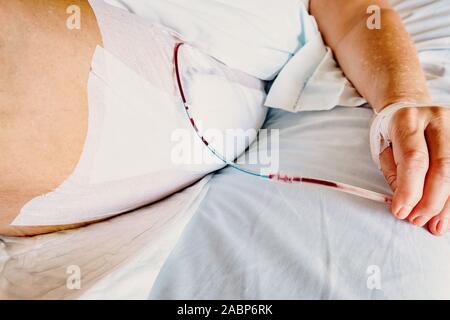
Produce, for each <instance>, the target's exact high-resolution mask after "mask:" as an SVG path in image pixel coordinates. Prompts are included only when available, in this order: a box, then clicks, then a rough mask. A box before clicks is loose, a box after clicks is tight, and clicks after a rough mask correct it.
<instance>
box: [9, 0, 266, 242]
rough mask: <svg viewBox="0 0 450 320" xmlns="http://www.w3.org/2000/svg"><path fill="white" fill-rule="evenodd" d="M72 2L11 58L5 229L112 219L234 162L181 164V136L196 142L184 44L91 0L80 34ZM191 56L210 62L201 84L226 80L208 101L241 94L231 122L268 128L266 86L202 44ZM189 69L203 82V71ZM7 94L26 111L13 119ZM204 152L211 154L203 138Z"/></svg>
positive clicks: (230, 110)
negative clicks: (181, 72)
mask: <svg viewBox="0 0 450 320" xmlns="http://www.w3.org/2000/svg"><path fill="white" fill-rule="evenodd" d="M55 2H56V0H55ZM66 4H67V3H66ZM66 4H62V5H55V6H54V7H51V6H44V7H45V8H44V9H42V10H43V11H45V12H43V13H42V15H39V14H37V15H39V16H40V18H42V19H44V20H46V21H47V23H46V24H44V25H43V26H40V25H39V23H40V21H37V20H33V19H31V18H30V19H31V21H30V22H29V23H28V24H25V26H24V28H27V27H28V28H29V29H30V30H33V34H34V30H35V29H38V28H40V30H42V31H41V32H39V33H38V35H37V36H33V34H32V33H31V32H29V34H30V35H31V36H30V37H29V38H28V37H24V38H23V40H22V43H24V44H23V46H24V49H23V50H19V51H21V55H23V57H19V58H17V57H15V56H14V55H9V54H8V55H7V59H8V60H9V61H10V62H9V63H8V65H9V66H10V68H15V69H16V70H19V71H20V74H19V72H18V71H13V72H10V73H9V75H8V76H7V77H8V79H6V80H2V81H6V82H9V83H13V84H14V85H11V86H10V88H9V93H7V94H6V95H3V96H2V98H1V99H2V100H1V106H2V107H1V108H2V109H0V111H1V112H2V114H6V116H4V115H2V118H1V119H4V120H2V121H4V122H5V123H7V125H6V126H4V127H5V128H6V129H0V135H1V137H0V139H3V140H0V141H1V142H0V149H4V150H8V152H5V153H2V154H1V155H0V157H3V158H0V165H1V166H2V167H1V168H0V170H1V171H0V176H1V177H4V176H8V175H9V178H8V179H6V180H5V181H6V182H1V184H0V190H1V192H0V197H2V198H3V199H0V200H1V201H0V219H1V220H0V234H38V233H45V232H51V231H54V230H59V229H64V228H67V227H71V226H74V225H77V224H79V223H88V222H92V221H98V220H102V219H105V218H108V217H111V216H114V215H117V214H121V213H124V212H127V211H130V210H133V209H136V208H138V207H141V206H143V205H146V204H148V203H151V202H153V201H156V200H159V199H161V198H163V197H165V196H168V195H170V194H172V193H174V192H176V191H177V190H180V189H181V188H183V187H185V186H187V185H189V184H191V183H193V182H195V181H197V180H198V179H200V178H201V177H202V176H204V175H205V174H207V173H209V172H211V171H214V170H217V169H218V168H220V167H222V166H223V163H222V162H221V161H218V160H217V159H216V158H214V157H213V156H212V155H211V154H208V156H209V157H211V158H213V159H214V161H213V162H212V163H208V164H203V163H201V164H200V165H199V166H198V167H197V166H196V164H195V163H194V164H191V163H189V164H188V165H178V164H177V163H176V161H173V158H172V156H173V146H174V145H176V141H173V134H174V133H176V132H177V131H179V130H181V131H182V132H187V133H188V134H189V135H191V136H192V137H195V134H194V133H193V131H192V127H191V124H190V122H189V121H188V119H187V118H186V115H185V114H184V111H183V106H182V104H181V100H180V96H179V93H178V91H177V87H176V85H175V83H176V82H175V81H174V69H173V50H174V46H175V43H176V42H177V41H178V40H177V39H176V38H175V37H174V36H172V34H171V33H170V32H168V31H167V30H165V29H164V28H162V27H160V26H155V25H154V24H152V23H150V22H148V21H146V20H144V19H142V18H139V17H137V16H135V15H133V14H131V13H129V12H126V11H123V10H120V9H118V8H114V7H112V6H109V5H107V4H106V3H105V2H104V1H102V0H89V4H90V5H91V6H92V11H91V10H90V9H91V7H89V6H88V4H87V3H86V2H82V3H81V4H82V6H81V9H82V11H81V17H82V20H81V21H82V25H81V29H80V31H79V32H78V31H76V30H69V29H67V28H66V20H67V18H68V17H69V15H68V14H67V13H66V9H67V7H68V4H67V6H66ZM88 9H89V14H88V15H86V13H85V12H83V10H88ZM17 10H19V11H20V13H21V14H22V15H25V13H27V11H26V8H17ZM94 13H95V18H94ZM46 15H50V16H51V19H49V18H48V17H46ZM90 18H92V19H90ZM97 26H98V29H97ZM45 28H46V29H45ZM100 34H101V36H100ZM40 38H43V39H40ZM38 40H39V41H38ZM8 41H12V40H11V39H9V40H8ZM183 59H184V60H183ZM183 59H182V60H183V64H184V62H186V61H187V60H189V61H197V62H199V66H201V67H200V69H201V68H202V67H203V66H205V65H206V67H205V70H206V71H205V73H204V74H203V75H204V77H203V78H201V79H205V77H206V78H207V79H212V80H211V81H212V83H220V85H216V87H214V85H213V86H212V87H211V85H210V84H203V83H205V82H204V80H202V81H203V82H202V81H200V82H201V83H202V84H201V85H200V88H199V89H200V92H201V93H202V94H201V96H204V94H203V92H205V88H204V86H205V85H208V88H209V89H208V90H210V88H212V90H217V89H220V90H218V93H217V95H214V94H210V96H211V95H213V96H214V97H217V99H219V100H220V99H221V97H220V95H221V93H222V92H223V91H227V92H230V91H231V92H232V93H231V97H232V99H234V100H233V101H234V102H233V103H232V104H231V105H227V106H226V110H224V111H220V113H221V114H223V113H224V112H225V115H226V116H225V118H226V119H231V120H230V121H231V122H229V123H228V124H231V125H234V123H236V125H239V126H240V127H242V128H243V129H244V130H246V129H250V128H253V127H255V128H256V127H258V126H260V125H261V124H262V122H263V120H264V116H265V111H266V109H265V108H264V107H263V101H264V97H265V93H264V86H263V83H262V82H261V81H260V80H258V79H256V78H254V77H250V76H248V75H245V74H243V73H242V72H239V71H234V70H231V69H229V68H227V67H225V66H224V65H222V64H220V63H219V62H217V61H216V60H214V59H212V58H210V57H208V56H207V55H205V54H203V53H201V52H200V51H198V50H197V49H195V48H193V47H191V46H186V48H185V49H183ZM196 59H197V60H196ZM211 61H213V62H211ZM11 66H12V67H11ZM188 73H189V74H188V75H187V76H188V77H189V75H195V73H196V71H195V68H192V69H188ZM227 75H229V77H228V78H227ZM11 79H12V80H11ZM16 83H17V84H16ZM16 87H17V88H16ZM195 88H196V90H197V88H198V86H196V87H195ZM14 90H16V91H18V92H19V91H20V92H19V93H17V94H16V93H14V92H15V91H14ZM22 92H23V93H22ZM205 93H206V92H205ZM6 99H10V100H13V102H14V104H15V107H13V110H14V112H11V111H10V112H6V111H5V112H3V110H8V109H7V106H8V105H9V103H6ZM236 99H237V100H236ZM202 101H203V100H202ZM5 106H6V107H5ZM206 106H207V109H205V110H208V108H209V109H211V108H212V107H213V106H210V102H207V103H206ZM237 112H238V113H239V114H240V117H239V118H240V119H236V117H235V115H236V114H237ZM211 118H212V119H214V118H217V116H215V115H214V114H213V113H212V114H211ZM233 119H236V120H233ZM221 121H222V120H221ZM236 121H237V122H236ZM219 123H223V121H222V122H219ZM216 128H217V129H220V127H216ZM233 128H234V127H233ZM8 130H9V131H8ZM183 130H184V131H183ZM197 138H198V137H197ZM193 145H194V149H195V148H196V150H203V148H204V146H203V144H202V143H201V142H200V141H199V140H198V139H197V140H193ZM243 150H245V146H242V150H241V151H240V152H242V151H243ZM18 162H20V163H18ZM8 181H10V182H11V183H10V185H8ZM28 189H30V191H27V190H28ZM2 206H3V207H2ZM4 212H6V215H5V214H4ZM10 223H13V225H14V228H12V227H9V226H7V224H10ZM28 226H50V227H42V228H37V229H36V228H31V229H30V228H29V227H28Z"/></svg>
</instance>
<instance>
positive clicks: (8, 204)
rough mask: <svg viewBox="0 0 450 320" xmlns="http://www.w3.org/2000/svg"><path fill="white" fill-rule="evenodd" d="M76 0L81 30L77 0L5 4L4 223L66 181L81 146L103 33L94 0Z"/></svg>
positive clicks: (0, 110)
mask: <svg viewBox="0 0 450 320" xmlns="http://www.w3.org/2000/svg"><path fill="white" fill-rule="evenodd" d="M76 2H77V5H78V7H79V8H80V9H81V14H82V17H83V20H82V21H83V28H82V29H81V30H77V29H73V30H71V29H69V28H67V27H66V20H67V18H68V17H69V15H68V14H67V13H66V10H67V8H68V7H69V6H70V5H71V4H73V3H74V2H73V1H65V0H64V1H61V0H53V1H45V2H42V1H7V2H2V3H1V4H0V30H1V31H0V88H1V89H0V150H1V151H0V177H1V179H0V225H4V224H5V223H6V222H11V221H12V220H13V218H14V215H15V214H17V211H19V210H20V208H21V207H22V206H23V205H24V203H26V202H27V201H29V200H31V199H32V198H34V197H36V196H37V195H40V194H43V193H46V192H49V191H50V190H53V189H54V188H56V187H57V186H58V185H59V184H60V183H61V182H62V181H64V180H65V179H66V178H67V177H68V176H69V175H70V174H71V172H72V171H73V169H74V167H75V166H76V164H77V162H78V160H79V157H80V154H81V153H82V149H83V144H84V142H85V137H86V131H87V119H88V106H87V90H86V83H87V79H88V74H89V70H90V63H91V59H92V55H93V53H94V49H95V46H96V45H97V44H100V43H101V37H100V33H99V30H98V28H97V25H96V23H95V17H94V15H93V12H92V10H91V8H90V7H89V5H88V3H87V2H86V1H76ZM0 233H8V232H7V230H4V228H2V227H0Z"/></svg>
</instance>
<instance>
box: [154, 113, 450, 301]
mask: <svg viewBox="0 0 450 320" xmlns="http://www.w3.org/2000/svg"><path fill="white" fill-rule="evenodd" d="M371 116H372V112H371V111H370V110H369V109H367V108H356V109H349V108H343V107H339V108H335V109H333V110H330V111H319V112H305V113H298V114H291V113H287V112H284V111H281V110H272V111H271V112H270V115H269V117H268V120H267V123H266V126H265V127H266V128H270V129H280V170H281V172H283V173H286V174H288V175H304V176H311V177H318V178H324V179H331V180H335V181H341V182H344V183H349V184H353V185H355V186H360V187H363V188H367V189H370V190H374V191H378V192H383V193H389V187H388V186H387V184H386V183H385V181H384V178H383V177H382V175H381V173H380V172H379V171H378V170H377V168H376V167H375V166H374V165H373V163H372V161H371V159H370V152H369V142H368V137H367V127H368V125H369V122H370V118H371ZM262 146H264V143H263V144H262ZM252 150H253V151H252ZM249 152H254V147H252V149H250V151H249ZM449 268H450V235H447V236H445V237H440V238H438V237H435V236H432V235H431V234H430V233H429V232H428V231H427V230H425V229H423V228H418V227H415V226H412V225H411V224H409V223H408V222H405V221H399V220H397V219H395V218H394V217H393V216H392V215H391V214H390V212H389V208H388V206H387V205H385V204H380V203H376V202H372V201H370V200H366V199H362V198H358V197H355V196H352V195H347V194H343V193H340V192H339V191H336V190H333V189H327V188H324V187H320V186H315V185H301V184H300V185H299V184H284V183H276V182H272V181H267V180H260V179H259V178H255V177H252V176H248V175H244V174H242V173H240V172H237V171H235V170H233V169H231V168H227V169H224V170H222V171H221V172H220V173H218V174H215V175H214V177H213V178H212V180H211V182H210V189H209V190H208V193H207V195H206V196H205V198H204V199H203V201H202V203H201V205H200V207H199V208H198V210H197V213H196V214H195V215H194V216H193V218H192V220H191V221H190V223H189V225H188V226H187V227H186V229H185V231H184V232H183V234H182V237H181V238H180V240H179V242H178V243H177V246H176V247H175V249H174V251H173V252H172V253H171V255H170V256H169V258H168V260H167V262H166V263H165V264H164V266H163V268H162V269H161V272H160V274H159V276H158V278H157V280H156V282H155V285H154V287H153V289H152V292H151V294H150V298H151V299H407V298H412V299H417V298H427V299H441V298H447V299H448V298H450V286H449V284H450V273H449V272H448V270H449ZM374 272H378V273H377V274H373V273H374ZM374 277H378V278H379V285H380V289H376V287H373V282H372V281H373V280H374ZM375 280H376V278H375Z"/></svg>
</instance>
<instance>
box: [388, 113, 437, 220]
mask: <svg viewBox="0 0 450 320" xmlns="http://www.w3.org/2000/svg"><path fill="white" fill-rule="evenodd" d="M418 113H419V110H417V109H415V108H405V109H402V110H399V111H397V112H396V114H395V115H394V117H393V120H392V122H391V127H390V131H391V132H390V133H391V139H392V143H393V151H394V159H395V162H396V164H397V182H396V183H397V186H396V190H395V192H394V198H393V201H392V212H393V213H394V215H395V216H397V217H398V218H400V219H405V218H406V217H408V216H409V214H410V213H411V211H412V209H413V208H414V207H415V206H416V205H417V203H418V202H419V201H420V199H421V198H422V194H423V188H424V182H425V175H426V173H427V171H428V163H429V157H428V148H427V143H426V140H425V135H424V130H425V121H422V120H421V119H420V118H419V117H418Z"/></svg>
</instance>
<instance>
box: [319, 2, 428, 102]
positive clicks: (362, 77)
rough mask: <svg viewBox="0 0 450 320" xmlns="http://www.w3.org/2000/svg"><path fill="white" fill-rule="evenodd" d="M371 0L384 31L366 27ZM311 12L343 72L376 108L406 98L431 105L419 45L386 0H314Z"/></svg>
mask: <svg viewBox="0 0 450 320" xmlns="http://www.w3.org/2000/svg"><path fill="white" fill-rule="evenodd" d="M325 2H326V3H327V4H328V6H326V7H325V6H324V5H323V4H324V3H325ZM371 4H377V5H379V7H380V8H381V28H380V29H369V28H368V27H367V19H368V17H369V15H368V14H367V13H366V10H367V7H368V6H369V5H371ZM319 11H320V12H319ZM332 11H334V12H342V14H339V15H335V14H332ZM311 12H312V14H313V15H315V16H316V19H317V22H318V24H319V28H320V29H321V32H322V33H323V35H324V38H325V41H326V42H327V44H328V45H329V46H330V47H331V48H332V49H333V51H334V53H335V56H336V59H337V61H338V62H339V64H340V66H341V68H342V70H343V71H344V73H345V75H346V76H347V78H348V79H349V80H350V81H351V82H352V83H353V85H354V86H355V88H356V89H357V90H358V91H359V92H360V94H361V95H362V96H363V97H364V98H366V99H367V101H368V102H369V103H370V104H371V105H372V106H373V107H374V109H375V110H377V111H380V110H381V109H382V108H383V107H385V106H386V105H388V104H390V103H394V102H398V101H404V100H407V101H414V102H418V103H426V104H428V103H431V101H430V97H429V94H428V90H427V85H426V80H425V76H424V74H423V71H422V68H421V65H420V62H419V59H418V56H417V51H416V49H415V46H414V44H413V42H412V40H411V38H410V36H409V34H408V32H407V31H406V30H405V28H404V26H403V24H402V21H401V19H400V17H399V16H398V14H397V13H396V12H395V11H394V10H393V9H391V8H390V7H389V6H388V5H387V4H386V2H385V1H370V2H369V1H363V0H360V1H355V2H353V1H352V2H345V1H343V0H335V1H332V2H331V1H323V0H312V3H311Z"/></svg>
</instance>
